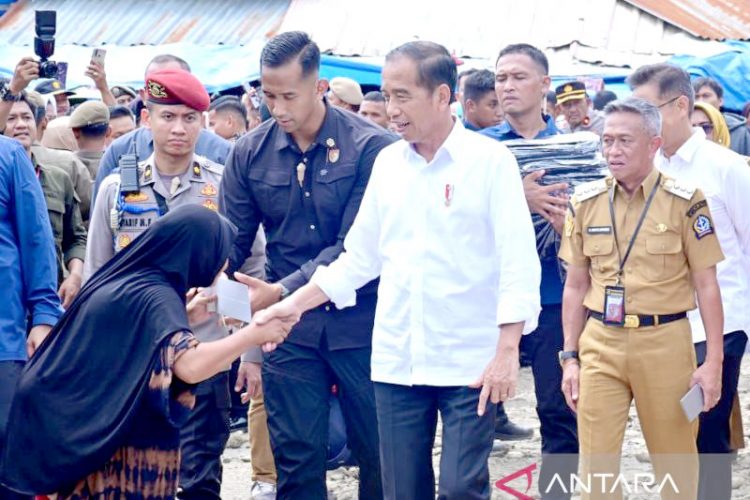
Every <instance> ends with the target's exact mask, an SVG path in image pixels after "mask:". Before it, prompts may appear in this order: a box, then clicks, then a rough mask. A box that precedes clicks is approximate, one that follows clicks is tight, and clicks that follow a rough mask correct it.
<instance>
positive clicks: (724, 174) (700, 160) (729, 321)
mask: <svg viewBox="0 0 750 500" xmlns="http://www.w3.org/2000/svg"><path fill="white" fill-rule="evenodd" d="M657 167H658V168H659V169H660V170H661V171H662V172H664V173H665V174H667V175H669V176H671V177H675V178H676V179H679V180H683V181H686V182H689V183H691V184H693V185H694V186H695V187H697V188H699V189H700V190H701V191H703V194H705V195H706V200H707V201H708V208H709V210H710V211H711V218H712V219H713V221H714V227H715V228H716V236H717V237H718V239H719V244H720V245H721V251H722V252H724V257H725V258H724V260H723V261H722V262H719V264H718V265H717V268H716V270H717V277H718V280H719V288H720V289H721V302H722V305H723V307H724V333H725V334H726V333H731V332H735V331H737V330H744V331H747V330H748V327H749V326H750V324H749V323H750V167H748V165H747V163H746V162H745V159H744V158H742V157H741V156H740V155H738V154H737V153H735V152H734V151H731V150H730V149H728V148H725V147H723V146H720V145H718V144H715V143H713V142H711V141H709V140H708V139H706V134H705V133H704V132H703V130H701V129H699V128H695V129H693V135H692V136H691V137H690V139H688V140H687V141H686V142H685V144H683V145H682V146H681V147H680V149H678V150H677V152H676V153H675V154H674V155H672V157H671V158H666V157H665V156H664V153H663V152H662V153H660V154H659V159H658V160H657ZM675 312H678V311H675ZM688 319H689V320H690V327H691V329H692V331H693V342H701V341H704V340H706V331H705V329H704V328H703V321H702V320H701V317H700V312H699V311H698V309H695V310H694V311H691V312H689V313H688Z"/></svg>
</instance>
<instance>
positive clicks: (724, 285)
mask: <svg viewBox="0 0 750 500" xmlns="http://www.w3.org/2000/svg"><path fill="white" fill-rule="evenodd" d="M628 83H629V84H630V86H631V87H632V88H633V93H634V94H635V95H636V96H638V97H642V98H644V99H646V100H648V101H650V102H651V103H652V104H654V105H655V106H658V107H659V110H660V111H661V115H662V120H663V123H664V126H663V127H662V136H663V138H664V144H663V145H662V149H661V154H660V155H659V156H658V157H657V160H656V166H657V168H658V169H659V170H661V171H662V172H664V173H665V174H667V175H670V176H673V177H675V178H677V179H679V180H681V181H684V182H689V183H691V184H693V185H694V186H696V187H698V188H700V189H701V190H702V191H703V193H704V194H705V195H706V199H707V201H708V207H709V209H710V210H711V215H712V216H713V220H714V225H715V226H716V235H717V237H718V238H719V244H720V245H721V250H722V252H723V253H724V256H725V259H724V261H722V262H720V263H719V264H718V265H717V276H718V280H719V287H720V288H721V299H722V304H723V307H724V362H723V366H722V390H721V399H720V400H719V403H718V404H717V405H716V406H715V407H714V408H713V409H712V410H711V411H709V412H707V413H703V414H701V416H700V427H699V431H698V451H699V453H701V454H702V455H704V456H702V457H701V475H700V478H699V486H698V489H699V490H698V498H701V499H708V498H710V499H712V500H713V499H729V498H731V494H732V461H731V455H729V453H730V452H731V447H730V414H731V411H732V404H733V402H734V398H735V395H736V394H737V382H738V380H739V375H740V364H741V362H742V354H743V353H744V351H745V346H746V344H747V335H746V332H747V328H748V322H749V321H750V274H749V273H748V270H749V269H750V268H749V267H748V265H749V263H750V260H749V258H750V217H748V214H750V196H748V193H750V169H748V168H747V164H746V163H745V161H744V160H743V158H742V157H741V156H739V155H738V154H736V153H734V152H733V151H731V150H729V149H727V148H724V147H722V146H720V145H718V144H715V143H713V142H711V141H709V140H707V139H706V135H705V134H704V132H703V130H701V129H700V128H695V129H694V128H692V125H691V122H690V113H691V112H692V110H693V104H694V101H695V97H694V93H693V87H692V86H691V83H690V76H689V75H688V74H687V72H685V70H683V69H681V68H678V67H677V66H673V65H670V64H653V65H648V66H643V67H641V68H639V69H638V70H636V71H635V72H634V73H633V74H632V75H631V76H630V77H629V78H628ZM698 208H700V207H697V208H696V210H697V209H698ZM691 210H693V209H692V208H691ZM688 317H689V319H690V326H691V329H692V331H693V342H694V343H695V350H696V357H697V360H698V364H701V363H702V362H703V361H704V359H705V356H706V333H705V330H704V328H703V322H702V321H701V318H700V314H699V312H698V310H695V311H692V312H691V313H690V314H689V315H688ZM707 454H711V455H710V456H709V455H707Z"/></svg>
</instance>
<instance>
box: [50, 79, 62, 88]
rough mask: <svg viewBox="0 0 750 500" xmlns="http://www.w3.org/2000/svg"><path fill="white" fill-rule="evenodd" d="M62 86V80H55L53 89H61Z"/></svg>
mask: <svg viewBox="0 0 750 500" xmlns="http://www.w3.org/2000/svg"><path fill="white" fill-rule="evenodd" d="M60 86H61V85H60V82H57V81H55V82H52V88H53V89H55V90H57V89H59V88H60Z"/></svg>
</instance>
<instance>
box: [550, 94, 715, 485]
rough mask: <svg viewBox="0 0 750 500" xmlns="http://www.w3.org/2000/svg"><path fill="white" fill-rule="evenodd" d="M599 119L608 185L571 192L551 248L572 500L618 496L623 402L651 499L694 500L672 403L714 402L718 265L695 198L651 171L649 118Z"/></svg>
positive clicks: (683, 427) (621, 113) (654, 128)
mask: <svg viewBox="0 0 750 500" xmlns="http://www.w3.org/2000/svg"><path fill="white" fill-rule="evenodd" d="M605 116H606V118H605V126H604V133H603V139H602V144H603V151H604V155H605V157H606V160H607V162H608V164H609V168H610V171H611V173H612V175H613V178H612V177H610V178H607V179H603V180H600V181H595V182H592V183H588V184H585V185H583V186H580V187H579V189H577V190H576V195H575V197H574V198H573V200H572V203H571V207H570V209H569V212H568V215H567V218H566V222H565V227H564V230H563V233H564V234H563V240H562V245H561V248H560V258H562V259H563V260H564V261H565V262H567V263H568V277H567V281H566V283H565V290H564V293H563V331H564V335H565V347H564V349H565V350H564V351H563V352H561V353H560V360H561V363H562V364H563V384H562V389H563V392H564V394H565V397H566V400H567V402H568V404H569V405H570V407H571V408H573V409H574V410H575V411H576V412H577V417H578V436H579V444H580V453H581V476H582V477H581V479H582V480H583V481H584V482H585V481H590V482H591V484H592V487H591V491H590V492H587V491H585V490H582V498H611V497H614V498H619V497H620V496H621V491H620V486H618V485H617V484H616V478H617V475H618V471H619V459H620V453H621V448H622V440H623V436H624V432H625V425H626V423H627V416H628V411H629V409H630V404H631V401H632V400H635V404H636V409H637V411H638V416H639V420H640V423H641V427H642V429H643V434H644V437H645V439H646V444H647V446H648V449H649V452H650V453H651V459H652V463H653V464H654V467H655V472H656V484H657V485H662V484H663V486H662V489H661V495H662V498H695V495H696V491H697V474H698V456H697V449H696V444H695V433H696V431H697V421H694V422H689V421H688V420H687V418H686V416H685V414H684V412H683V410H682V408H681V405H680V399H681V398H682V397H683V396H684V395H685V393H686V392H687V391H688V390H689V389H690V387H692V386H693V385H695V384H700V385H701V387H702V388H703V393H704V406H703V409H704V411H707V410H708V409H710V408H711V407H712V406H714V405H715V404H716V402H717V401H718V398H719V394H720V389H721V362H722V355H723V351H722V343H721V334H722V327H723V311H722V306H721V299H720V294H719V288H718V282H717V279H716V264H717V263H718V262H719V261H721V260H722V259H723V255H722V253H721V249H720V247H719V243H718V240H717V238H716V235H715V230H714V225H713V221H712V219H711V215H710V213H709V210H708V207H707V206H706V200H705V197H704V196H703V194H702V193H701V192H700V191H699V190H696V189H695V188H692V187H689V186H687V185H685V184H683V183H680V182H679V181H677V180H674V179H672V178H669V177H667V176H665V175H663V174H662V173H661V172H659V171H658V170H656V169H655V168H654V163H653V162H654V157H655V155H656V153H657V151H658V150H659V147H660V146H661V137H660V130H661V117H660V115H659V110H658V109H657V108H656V107H655V106H653V105H652V104H649V103H648V102H646V101H644V100H642V99H637V98H630V99H626V100H623V101H616V102H614V103H611V104H609V105H608V106H607V108H606V109H605ZM696 293H697V297H698V302H699V306H700V309H701V315H702V317H703V319H704V325H705V328H706V332H707V337H708V356H707V361H706V363H704V364H703V365H702V366H701V367H700V368H698V369H697V370H696V362H695V352H694V350H693V347H692V338H691V334H690V324H689V322H688V320H687V315H686V311H689V310H691V309H694V308H695V305H696V302H695V296H696ZM587 315H588V319H587ZM579 358H580V361H579ZM579 363H580V365H579ZM606 473H609V474H612V476H609V478H608V479H605V478H604V477H603V476H600V474H606ZM667 474H669V476H667ZM592 477H593V478H594V479H592ZM625 480H626V481H629V482H630V484H631V485H632V483H633V478H627V477H626V478H625ZM665 480H668V481H666V482H664V481H665ZM673 485H674V486H676V488H675V487H674V486H673Z"/></svg>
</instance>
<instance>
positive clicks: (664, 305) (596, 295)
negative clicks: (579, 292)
mask: <svg viewBox="0 0 750 500" xmlns="http://www.w3.org/2000/svg"><path fill="white" fill-rule="evenodd" d="M658 176H659V171H658V170H657V169H653V171H652V172H651V173H650V174H649V175H648V176H647V177H646V179H645V180H644V181H643V183H642V184H641V186H640V187H639V188H638V189H637V190H636V192H635V194H634V195H633V198H632V199H630V200H628V198H627V195H626V193H625V192H624V191H623V190H622V188H621V187H619V186H617V182H616V181H615V180H614V179H613V178H611V177H608V178H606V179H601V180H599V181H594V182H590V183H587V184H584V185H582V186H579V187H578V188H577V189H576V194H575V196H574V197H573V199H572V201H571V206H572V209H569V211H568V214H567V217H566V221H565V227H564V229H563V237H562V245H561V248H560V254H559V256H560V258H561V259H563V260H564V261H566V262H567V263H568V264H571V265H575V266H586V267H588V268H589V274H590V276H591V285H590V287H589V290H588V292H587V293H586V297H585V299H584V305H585V306H586V307H587V308H588V309H589V310H591V311H594V312H599V313H601V312H602V309H603V307H604V288H605V286H611V285H615V282H616V279H617V271H618V269H619V265H620V260H619V259H620V257H619V255H623V256H624V254H625V252H626V250H627V246H628V242H629V239H630V238H631V237H632V235H633V232H634V230H635V226H636V224H637V221H638V218H639V217H640V215H641V212H642V211H643V207H644V206H645V204H646V199H647V198H648V196H649V194H650V193H651V189H652V188H653V187H654V185H655V184H656V182H657V179H658ZM611 186H615V188H614V189H615V195H614V212H615V223H616V228H617V237H618V241H619V247H620V252H621V254H618V252H617V248H616V246H615V239H614V238H615V235H614V231H613V228H612V221H611V216H610V210H609V189H610V188H611ZM722 259H723V254H722V253H721V248H720V247H719V242H718V240H717V238H716V234H715V229H714V226H713V221H712V220H711V215H710V213H709V210H708V207H707V204H706V199H705V197H704V196H703V193H701V192H700V191H699V190H697V189H694V188H691V187H689V186H686V185H684V184H681V183H679V182H678V181H675V180H674V179H671V178H669V177H667V176H665V175H662V178H661V182H660V186H659V187H658V188H657V191H656V193H655V195H654V198H653V201H652V203H651V207H650V208H649V210H648V212H647V214H646V217H645V219H644V221H643V225H642V226H641V229H640V231H639V232H638V234H637V236H636V239H635V243H634V244H633V249H632V251H631V253H630V256H629V257H628V260H627V262H626V264H625V269H624V274H623V276H622V285H623V286H624V287H625V313H626V314H675V313H681V312H685V311H689V310H690V309H693V308H695V290H694V287H693V284H692V281H691V277H690V271H691V270H700V269H706V268H708V267H711V266H714V265H716V264H717V263H718V262H719V261H721V260H722Z"/></svg>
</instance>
